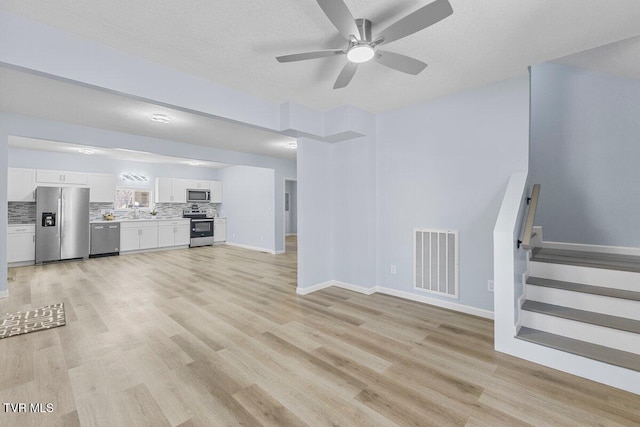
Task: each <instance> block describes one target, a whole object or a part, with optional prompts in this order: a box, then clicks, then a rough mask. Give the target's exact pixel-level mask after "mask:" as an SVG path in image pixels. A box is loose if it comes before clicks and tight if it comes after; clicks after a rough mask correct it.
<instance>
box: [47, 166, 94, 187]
mask: <svg viewBox="0 0 640 427" xmlns="http://www.w3.org/2000/svg"><path fill="white" fill-rule="evenodd" d="M36 184H66V185H87V174H86V173H81V172H65V171H51V170H43V169H38V170H37V171H36Z"/></svg>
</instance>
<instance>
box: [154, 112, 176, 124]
mask: <svg viewBox="0 0 640 427" xmlns="http://www.w3.org/2000/svg"><path fill="white" fill-rule="evenodd" d="M151 120H152V121H154V122H158V123H165V124H166V123H169V122H170V121H171V119H170V118H169V117H167V116H165V115H164V114H157V113H156V114H152V115H151Z"/></svg>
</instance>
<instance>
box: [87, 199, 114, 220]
mask: <svg viewBox="0 0 640 427" xmlns="http://www.w3.org/2000/svg"><path fill="white" fill-rule="evenodd" d="M102 210H105V211H107V212H109V211H112V210H113V203H95V202H94V203H89V221H100V220H101V219H102V213H101V211H102Z"/></svg>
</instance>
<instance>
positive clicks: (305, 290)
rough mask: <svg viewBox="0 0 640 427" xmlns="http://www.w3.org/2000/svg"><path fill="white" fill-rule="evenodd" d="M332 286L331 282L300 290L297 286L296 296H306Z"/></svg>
mask: <svg viewBox="0 0 640 427" xmlns="http://www.w3.org/2000/svg"><path fill="white" fill-rule="evenodd" d="M331 286H333V280H328V281H326V282H322V283H318V284H316V285H313V286H309V287H308V288H301V287H300V286H298V287H297V288H296V294H298V295H307V294H310V293H312V292H316V291H319V290H321V289H325V288H328V287H331Z"/></svg>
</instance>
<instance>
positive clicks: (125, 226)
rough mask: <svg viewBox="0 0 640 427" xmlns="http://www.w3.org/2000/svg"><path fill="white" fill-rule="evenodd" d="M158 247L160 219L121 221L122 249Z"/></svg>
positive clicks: (123, 250) (122, 250)
mask: <svg viewBox="0 0 640 427" xmlns="http://www.w3.org/2000/svg"><path fill="white" fill-rule="evenodd" d="M157 247H158V221H153V220H152V221H130V222H128V221H123V222H121V223H120V251H121V252H126V251H136V250H140V249H153V248H157Z"/></svg>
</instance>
